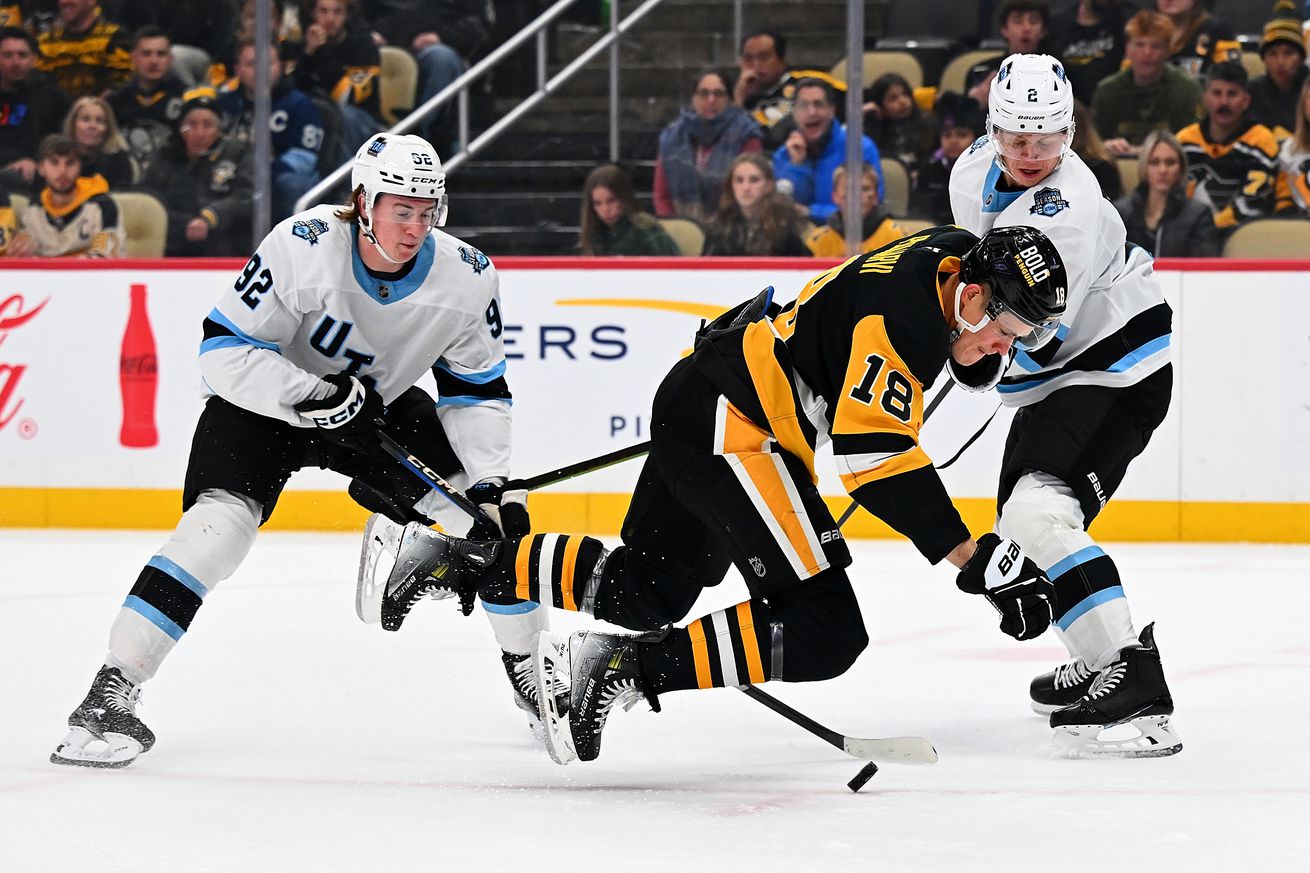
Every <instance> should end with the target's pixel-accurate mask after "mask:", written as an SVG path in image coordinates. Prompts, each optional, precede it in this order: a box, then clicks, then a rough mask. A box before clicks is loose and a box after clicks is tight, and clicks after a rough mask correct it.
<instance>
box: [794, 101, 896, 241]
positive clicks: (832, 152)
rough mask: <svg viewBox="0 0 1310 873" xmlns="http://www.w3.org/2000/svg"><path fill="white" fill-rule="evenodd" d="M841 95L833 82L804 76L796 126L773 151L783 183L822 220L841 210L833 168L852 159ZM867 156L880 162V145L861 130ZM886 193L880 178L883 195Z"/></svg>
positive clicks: (813, 216)
mask: <svg viewBox="0 0 1310 873" xmlns="http://www.w3.org/2000/svg"><path fill="white" fill-rule="evenodd" d="M835 100H836V97H835V95H834V92H833V90H832V88H831V87H829V85H828V83H827V82H824V81H823V80H821V79H801V80H800V81H799V82H797V83H796V102H795V105H794V106H793V107H792V117H793V119H794V121H795V129H794V130H793V131H792V132H791V133H789V134H788V135H787V140H786V142H785V143H783V144H782V145H781V146H779V147H778V149H777V151H775V152H774V153H773V172H774V174H775V175H776V176H777V177H778V187H779V190H781V191H782V192H783V193H784V194H790V195H791V198H792V199H793V200H794V201H796V204H797V206H800V207H804V210H805V212H806V213H807V214H808V215H809V217H810V220H811V221H813V222H814V223H815V224H822V223H823V222H825V221H827V220H828V216H829V215H831V214H832V211H833V210H834V209H836V208H837V207H836V205H835V204H834V203H833V200H832V171H833V170H835V169H837V165H838V164H842V163H845V161H846V126H845V125H843V124H842V123H841V122H839V121H837V120H836V115H837V107H836V105H835ZM860 139H861V140H862V141H863V144H862V148H861V160H863V161H864V163H866V164H868V165H869V166H871V167H876V166H879V165H880V163H881V162H880V159H879V156H878V147H877V146H876V145H874V144H873V140H871V139H869V138H868V137H867V136H864V135H861V136H860ZM883 195H884V191H883V185H882V179H879V180H878V199H879V200H881V199H882V197H883Z"/></svg>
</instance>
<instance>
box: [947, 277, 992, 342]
mask: <svg viewBox="0 0 1310 873" xmlns="http://www.w3.org/2000/svg"><path fill="white" fill-rule="evenodd" d="M967 287H968V285H967V284H966V283H965V281H964V280H963V279H961V280H960V282H959V284H957V285H956V286H955V323H956V325H957V327H955V328H954V329H952V330H951V342H955V341H956V340H957V339H959V338H960V337H962V336H964V332H965V331H966V330H967V331H968V332H969V333H977V332H978V331H980V330H982V329H983V328H984V327H986V326H987V322H988V321H990V320H991V319H990V318H986V317H984V318H983V320H982V321H981V322H979V323H978V324H970V323H969V320H968V319H966V318H965V317H964V313H963V312H961V311H960V299H961V298H962V297H963V296H964V289H965V288H967Z"/></svg>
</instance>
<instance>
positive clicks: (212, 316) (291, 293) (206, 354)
mask: <svg viewBox="0 0 1310 873" xmlns="http://www.w3.org/2000/svg"><path fill="white" fill-rule="evenodd" d="M338 208H339V207H334V206H316V207H314V208H313V209H309V210H306V211H305V212H301V213H299V214H297V215H293V216H292V217H290V218H288V219H286V220H285V221H283V222H282V223H280V224H279V225H277V226H276V227H275V228H273V230H272V232H270V233H269V235H268V236H267V237H265V238H264V241H263V242H262V243H261V244H260V246H259V250H258V251H257V252H256V253H255V254H254V255H253V256H252V257H251V259H250V261H249V262H248V263H247V264H246V266H245V269H244V270H242V271H241V273H240V274H239V275H238V276H237V277H236V281H235V282H234V283H233V285H232V287H231V288H230V289H229V290H227V291H226V292H224V293H223V295H222V296H221V297H220V298H219V301H218V304H217V305H216V306H215V307H214V309H213V311H212V312H210V313H209V316H208V318H206V320H205V338H204V340H203V342H202V343H201V345H200V370H201V373H202V375H203V376H204V379H205V385H206V388H207V389H208V391H209V392H211V393H213V394H217V395H218V396H220V397H222V398H223V399H224V400H227V401H229V402H230V403H233V404H235V405H237V406H240V407H242V408H243V409H247V410H250V411H251V412H256V413H259V414H260V415H266V416H268V417H270V418H276V419H279V420H281V421H285V422H288V423H290V424H293V425H296V426H298V427H312V425H311V424H309V423H308V422H307V421H305V420H304V419H302V418H301V417H300V416H299V415H298V414H297V413H296V412H295V411H294V410H293V409H292V406H294V405H295V404H297V403H299V402H300V401H302V400H304V399H306V398H307V397H308V396H309V395H310V393H311V392H312V391H313V390H314V389H315V388H316V387H317V386H318V385H319V379H320V377H322V376H326V375H329V374H331V373H339V372H342V371H345V372H349V373H351V374H352V375H355V376H357V377H359V378H360V379H361V380H362V381H365V382H369V383H371V384H372V386H373V388H374V389H375V390H376V391H377V392H378V393H379V394H380V395H381V396H382V400H383V402H384V403H390V402H392V401H394V400H395V399H396V398H397V397H399V396H400V395H401V394H402V393H403V392H405V391H406V390H408V389H409V388H410V387H412V386H413V385H414V383H415V382H417V381H418V380H419V378H420V377H422V376H423V374H424V373H426V372H428V371H429V370H431V371H432V372H433V374H434V375H435V376H436V379H437V387H438V391H439V394H440V398H439V400H438V412H439V414H440V416H441V421H442V425H443V427H444V428H445V429H446V432H447V434H448V436H449V437H450V440H451V443H452V445H453V446H454V448H455V450H456V452H457V453H458V454H459V457H460V460H461V461H462V462H463V464H464V468H465V470H466V472H467V473H468V475H469V481H471V482H477V481H479V480H481V479H484V478H487V477H490V476H506V477H508V475H509V450H510V412H509V403H510V400H509V391H508V388H507V387H506V383H505V378H504V377H505V350H504V345H503V343H502V339H501V334H502V331H503V327H502V322H501V318H500V280H499V278H498V277H497V275H496V268H495V267H494V266H492V264H491V261H490V260H488V259H487V256H486V255H484V254H483V253H482V252H480V251H478V250H477V249H475V248H473V247H472V246H469V245H467V244H466V243H463V242H461V241H460V240H458V239H456V238H455V237H453V236H451V235H449V234H447V233H444V232H442V231H440V230H432V231H431V232H430V233H429V234H428V236H427V238H426V239H425V240H424V241H423V244H422V245H421V246H420V248H419V252H418V254H417V255H416V256H415V258H414V260H413V267H412V268H411V269H410V271H409V272H408V273H407V274H405V275H404V276H403V277H401V278H398V279H394V280H393V279H382V278H378V277H376V276H373V275H371V274H370V273H369V272H368V271H367V270H366V269H365V267H364V264H363V262H362V261H361V260H360V257H359V251H358V246H359V243H358V239H357V233H356V226H355V224H354V223H346V222H343V221H341V220H340V219H338V218H336V217H335V216H334V215H333V213H334V212H335V211H336V210H337V209H338ZM365 245H368V243H365Z"/></svg>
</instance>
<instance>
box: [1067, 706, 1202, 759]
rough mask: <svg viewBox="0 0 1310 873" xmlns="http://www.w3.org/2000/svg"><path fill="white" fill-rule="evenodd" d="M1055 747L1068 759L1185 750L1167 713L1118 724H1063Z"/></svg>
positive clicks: (1152, 755)
mask: <svg viewBox="0 0 1310 873" xmlns="http://www.w3.org/2000/svg"><path fill="white" fill-rule="evenodd" d="M1055 749H1056V752H1057V753H1058V754H1060V755H1061V756H1063V757H1066V758H1164V757H1168V756H1169V755H1176V754H1178V753H1179V752H1181V751H1182V750H1183V741H1182V740H1181V739H1180V738H1179V736H1178V734H1177V733H1176V732H1175V731H1174V728H1173V725H1172V724H1170V723H1169V716H1167V715H1144V716H1139V717H1137V718H1132V719H1129V720H1128V721H1126V722H1121V723H1120V724H1116V725H1109V726H1102V725H1095V724H1088V725H1061V726H1060V727H1057V728H1056V729H1055Z"/></svg>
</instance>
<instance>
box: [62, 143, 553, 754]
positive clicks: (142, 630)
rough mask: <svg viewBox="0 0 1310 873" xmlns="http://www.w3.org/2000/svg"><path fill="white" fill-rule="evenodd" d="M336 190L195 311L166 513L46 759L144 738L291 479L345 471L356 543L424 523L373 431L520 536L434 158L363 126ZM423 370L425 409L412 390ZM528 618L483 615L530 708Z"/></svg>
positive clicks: (486, 326)
mask: <svg viewBox="0 0 1310 873" xmlns="http://www.w3.org/2000/svg"><path fill="white" fill-rule="evenodd" d="M351 187H352V195H351V202H350V204H349V205H348V206H347V207H345V208H341V207H333V206H330V205H325V206H317V207H314V208H312V209H309V210H307V211H305V212H302V213H299V214H297V215H294V216H292V217H290V218H288V219H286V220H285V221H283V222H281V223H280V224H278V225H277V226H276V227H275V228H273V230H272V232H271V233H269V235H268V236H267V237H265V239H264V241H263V242H262V243H261V244H260V246H259V250H258V251H257V252H256V253H255V254H254V255H253V256H252V257H251V258H250V261H249V262H248V263H247V264H246V266H245V269H244V270H242V271H241V273H240V275H238V276H237V277H236V281H235V282H234V283H233V285H232V286H231V287H230V288H229V289H228V290H226V291H225V292H223V293H222V295H221V296H220V297H219V300H218V303H217V305H216V306H215V307H214V309H213V310H212V311H211V312H210V313H209V315H208V317H207V318H206V319H205V322H204V339H203V340H202V342H201V344H200V370H201V374H202V375H203V377H204V384H205V386H206V389H207V391H208V393H209V395H210V396H209V398H208V400H207V401H206V404H205V409H204V412H203V413H202V414H201V416H200V420H199V422H198V423H197V425H196V431H195V436H194V438H193V442H192V447H191V456H190V460H189V462H188V466H187V473H186V479H185V483H184V486H183V496H182V502H183V510H184V512H183V515H182V519H181V521H180V522H179V523H178V526H177V529H176V531H175V532H174V533H173V535H172V536H171V537H170V538H169V539H168V541H167V542H166V543H164V545H163V547H162V548H160V550H159V551H158V553H156V554H155V556H154V557H152V558H151V559H150V560H149V561H148V562H147V563H146V566H145V568H144V569H143V570H142V572H141V575H140V576H139V577H138V578H137V581H136V584H135V585H134V586H133V587H132V589H131V591H130V593H129V594H128V597H127V600H126V601H125V602H124V604H123V606H122V608H121V609H120V610H119V613H118V617H117V618H116V619H115V621H114V624H113V627H112V629H111V631H110V635H109V649H108V653H107V654H106V656H105V660H104V665H103V666H102V667H101V668H100V670H99V672H98V673H97V674H96V677H95V679H94V682H93V684H92V686H91V690H90V691H89V692H88V693H87V696H86V699H85V700H83V702H82V703H81V705H80V706H78V707H77V709H76V710H74V711H73V713H72V715H71V716H69V719H68V725H69V728H70V730H69V733H68V735H67V736H66V737H65V739H64V741H63V742H61V743H60V744H59V746H58V748H57V749H56V750H55V751H54V753H53V754H52V755H51V760H52V761H54V762H55V763H62V764H74V765H82V766H92V767H121V766H125V765H126V764H129V763H131V762H132V761H133V760H134V759H135V758H136V757H137V756H138V755H140V754H141V753H142V752H144V751H147V750H148V749H150V747H151V746H152V745H153V744H154V740H155V737H154V734H153V733H152V732H151V731H150V729H149V728H147V727H146V726H145V724H143V723H142V722H141V720H140V719H139V718H138V717H137V715H136V701H137V696H138V694H139V692H140V689H141V685H142V683H144V682H146V681H147V680H149V679H150V678H151V677H153V676H154V675H155V672H156V670H158V668H159V666H160V664H161V663H162V662H163V660H164V658H165V657H166V656H167V655H168V653H169V652H170V651H172V649H173V647H174V646H175V645H177V643H178V641H179V640H181V638H182V636H183V635H184V634H185V633H186V632H187V630H188V628H189V627H190V625H191V622H192V620H193V619H194V617H195V615H196V612H197V610H199V608H200V606H201V604H202V603H203V601H204V599H205V598H206V597H207V596H208V595H209V594H210V593H211V592H212V591H213V589H214V587H215V586H216V585H218V583H220V582H221V581H223V580H224V579H226V578H227V577H229V576H230V575H231V574H232V573H233V572H234V571H235V570H236V569H237V567H238V566H239V565H240V564H241V562H242V561H243V560H244V558H245V557H246V554H247V552H248V551H249V550H250V547H251V545H252V544H253V543H254V540H255V534H256V532H257V531H258V529H259V527H260V525H261V524H263V522H264V521H266V520H267V519H268V518H269V516H270V515H271V514H272V513H273V509H274V507H275V506H276V504H277V499H278V496H279V494H280V493H281V491H282V488H283V486H284V485H285V484H286V481H287V479H288V477H289V476H290V475H291V473H293V472H295V471H296V470H298V469H301V468H303V467H307V466H318V467H324V468H328V469H332V470H336V471H337V472H339V473H342V474H344V475H346V476H348V477H350V478H351V483H350V488H349V492H350V495H351V497H353V498H354V499H355V500H356V502H358V503H360V504H361V505H363V506H364V507H365V508H368V509H371V510H373V511H374V512H375V513H381V515H377V516H374V518H373V519H372V520H371V521H370V530H369V533H371V534H377V533H378V532H379V531H382V532H385V530H386V529H387V528H388V526H389V527H390V529H394V530H396V531H399V530H401V529H402V526H403V525H404V524H406V523H408V522H413V521H419V522H423V523H428V522H429V521H431V520H433V519H434V518H435V516H436V515H437V514H438V510H439V509H441V508H442V504H443V503H444V501H443V500H442V499H441V498H439V497H437V496H436V495H435V494H434V493H433V492H431V491H429V490H428V488H427V487H426V486H425V485H424V484H423V483H422V482H420V481H418V480H416V479H414V478H412V477H411V476H410V475H409V474H408V473H407V472H406V471H405V470H404V469H402V467H401V466H400V464H399V463H398V462H396V461H395V460H394V459H392V458H391V457H390V456H389V455H387V454H386V453H385V452H384V451H383V449H382V447H381V445H380V443H379V440H378V432H379V430H382V431H385V432H386V433H388V434H389V435H390V436H392V437H393V438H395V439H396V440H397V441H398V442H399V443H401V444H402V445H404V446H405V447H406V448H408V449H409V450H410V451H412V452H414V453H415V454H416V455H417V456H418V457H420V458H422V459H423V460H424V461H425V462H426V463H427V464H428V465H430V466H431V467H433V468H434V469H435V470H436V471H437V472H438V473H440V474H441V475H443V476H444V477H446V478H447V479H450V480H452V481H456V482H459V484H462V485H467V484H468V483H473V484H472V487H470V488H469V490H468V494H469V496H470V497H471V498H473V499H474V500H475V502H477V503H478V504H480V505H483V507H484V508H485V509H487V510H488V514H489V515H490V516H491V517H492V518H493V519H495V520H496V523H497V524H499V525H500V526H501V527H502V528H503V534H509V535H520V536H521V535H523V534H525V533H527V532H528V530H529V528H530V524H529V520H528V515H527V509H526V506H525V504H524V501H523V498H524V493H523V492H506V491H505V488H504V484H505V482H506V480H507V479H508V476H509V456H510V405H509V400H510V394H509V390H508V386H507V384H506V381H505V354H504V347H503V343H502V338H501V334H502V331H503V324H502V321H501V314H500V299H499V279H498V277H497V274H496V269H495V267H494V266H492V264H491V262H490V261H489V260H488V259H487V257H486V256H485V255H484V254H482V252H480V251H478V250H477V249H475V248H473V247H472V246H469V245H467V244H465V243H463V242H461V241H460V240H458V239H456V238H455V237H453V236H450V235H449V234H446V233H445V232H443V231H441V230H438V229H437V228H438V227H439V226H440V225H442V224H444V223H445V216H446V207H447V200H446V184H445V173H444V172H443V171H442V168H441V161H440V159H439V158H438V156H437V154H436V152H435V151H434V150H433V148H432V146H431V145H429V144H428V143H427V142H426V141H425V140H423V139H421V138H420V137H417V136H392V135H390V134H378V135H376V136H374V137H372V138H371V139H369V141H368V142H366V143H364V145H363V146H362V147H361V148H360V150H359V152H358V154H357V155H356V157H355V162H354V168H353V172H352V175H351ZM429 371H431V372H432V373H433V374H434V375H435V378H436V383H437V387H438V391H439V396H440V400H439V401H437V402H434V401H433V399H432V398H431V397H430V396H429V395H428V394H427V393H426V392H424V391H423V390H422V389H420V388H417V387H415V383H416V382H417V381H418V380H419V379H420V377H422V376H423V375H424V374H425V373H427V372H429ZM461 476H462V477H463V481H462V482H461V481H460V478H459V477H461ZM460 515H461V516H462V514H460ZM445 520H446V519H444V518H443V521H445ZM465 527H467V522H465ZM457 529H458V528H457ZM470 535H471V536H474V537H479V536H480V537H483V538H493V537H494V538H499V537H500V536H501V535H502V531H500V530H484V531H481V532H478V531H474V532H472V533H471V534H470ZM492 609H495V610H498V611H492ZM546 612H547V611H546V610H544V609H538V608H536V606H535V604H526V603H525V604H519V605H510V606H500V607H493V608H489V610H488V618H489V619H491V622H492V628H493V631H494V632H495V636H496V638H497V641H498V642H499V643H500V645H501V647H502V649H503V650H504V655H503V658H502V660H503V662H504V665H505V668H506V670H507V672H508V673H509V677H510V681H511V683H512V684H513V685H514V695H515V702H516V703H518V704H519V705H520V707H521V708H523V709H524V710H526V711H529V712H532V713H534V714H535V712H536V709H537V700H536V691H535V682H533V673H532V669H531V664H530V661H529V658H528V655H527V653H528V652H529V650H530V644H531V641H532V637H533V635H534V634H536V633H537V632H538V631H540V630H542V629H543V627H544V618H545V615H546Z"/></svg>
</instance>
